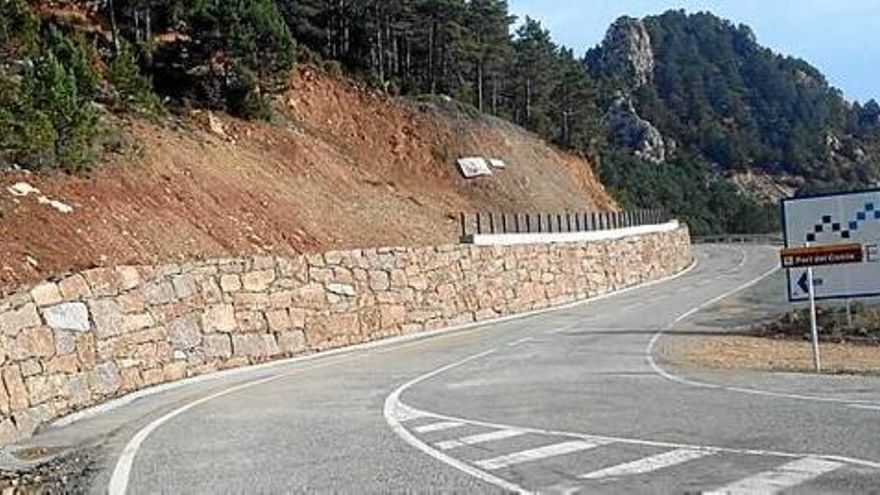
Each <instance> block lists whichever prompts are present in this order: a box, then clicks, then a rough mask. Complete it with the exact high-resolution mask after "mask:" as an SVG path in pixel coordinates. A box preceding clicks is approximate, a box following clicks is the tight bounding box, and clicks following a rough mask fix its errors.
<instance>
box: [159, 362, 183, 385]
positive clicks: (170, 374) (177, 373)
mask: <svg viewBox="0 0 880 495" xmlns="http://www.w3.org/2000/svg"><path fill="white" fill-rule="evenodd" d="M184 378H186V363H185V362H183V361H178V362H174V363H168V364H166V365H165V366H163V367H162V379H163V380H165V381H166V382H174V381H177V380H182V379H184Z"/></svg>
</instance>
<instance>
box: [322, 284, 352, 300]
mask: <svg viewBox="0 0 880 495" xmlns="http://www.w3.org/2000/svg"><path fill="white" fill-rule="evenodd" d="M326 287H327V291H328V292H330V293H331V294H336V295H338V296H344V297H353V296H355V295H357V291H356V290H355V288H354V286H353V285H350V284H342V283H338V282H330V283H328V284H327V285H326Z"/></svg>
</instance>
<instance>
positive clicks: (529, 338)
mask: <svg viewBox="0 0 880 495" xmlns="http://www.w3.org/2000/svg"><path fill="white" fill-rule="evenodd" d="M533 340H535V339H534V338H533V337H524V338H522V339H519V340H515V341H513V342H511V343H509V344H507V345H508V346H509V347H516V346H518V345H520V344H525V343H526V342H531V341H533Z"/></svg>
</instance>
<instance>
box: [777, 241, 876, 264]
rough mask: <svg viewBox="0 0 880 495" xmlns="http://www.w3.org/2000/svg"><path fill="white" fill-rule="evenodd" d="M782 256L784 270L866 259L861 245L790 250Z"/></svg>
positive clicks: (858, 261) (782, 253) (785, 251)
mask: <svg viewBox="0 0 880 495" xmlns="http://www.w3.org/2000/svg"><path fill="white" fill-rule="evenodd" d="M780 254H781V257H782V268H798V267H804V266H821V265H842V264H844V263H861V262H862V260H863V259H864V250H863V249H862V245H861V244H836V245H833V246H815V247H799V248H788V249H783V250H782V252H781V253H780Z"/></svg>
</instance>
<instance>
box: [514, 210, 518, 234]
mask: <svg viewBox="0 0 880 495" xmlns="http://www.w3.org/2000/svg"><path fill="white" fill-rule="evenodd" d="M513 229H514V230H516V233H517V234H519V213H514V214H513Z"/></svg>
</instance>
